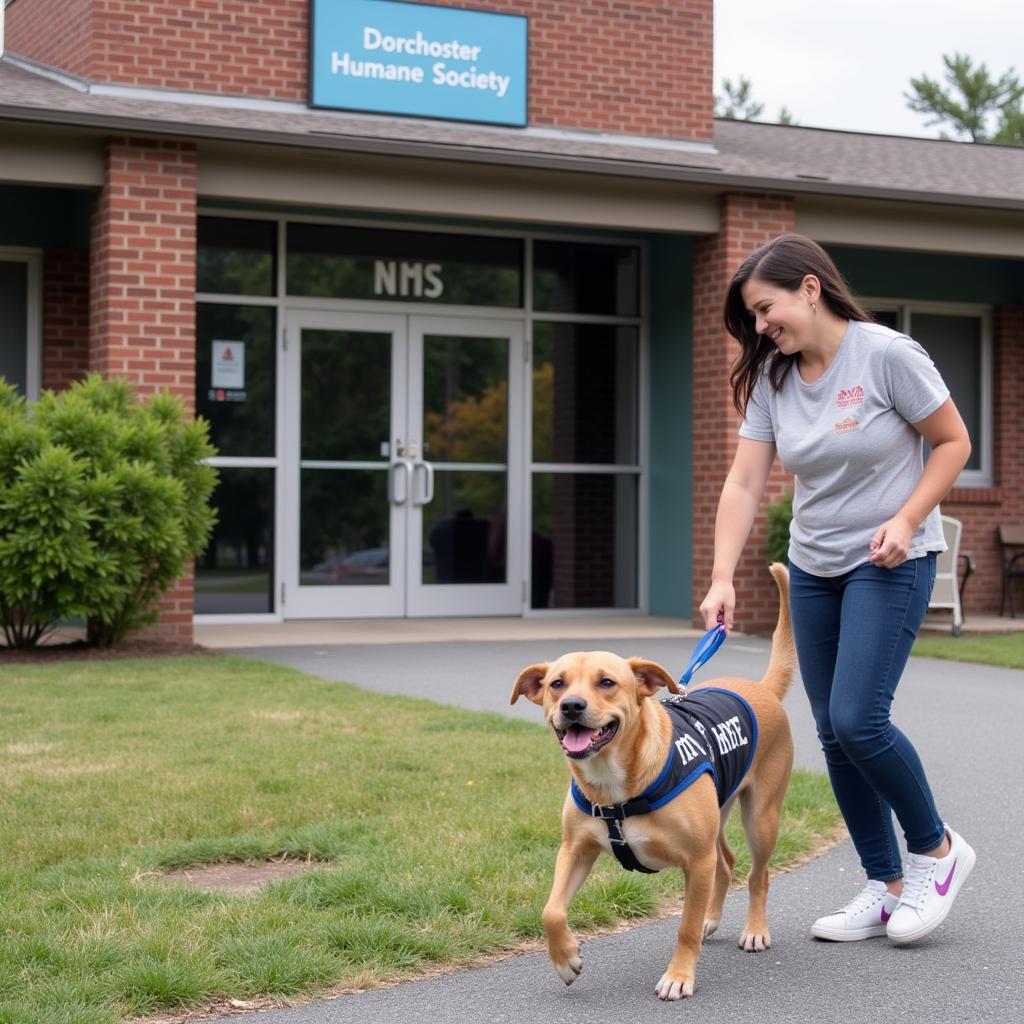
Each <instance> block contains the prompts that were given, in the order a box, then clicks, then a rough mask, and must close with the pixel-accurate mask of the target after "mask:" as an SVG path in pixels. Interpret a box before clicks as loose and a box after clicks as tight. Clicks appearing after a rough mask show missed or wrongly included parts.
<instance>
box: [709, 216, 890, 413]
mask: <svg viewBox="0 0 1024 1024" xmlns="http://www.w3.org/2000/svg"><path fill="white" fill-rule="evenodd" d="M808 274H813V275H814V276H815V277H816V278H817V279H818V281H819V282H820V283H821V299H820V301H821V302H822V303H824V305H825V306H826V307H827V308H828V309H829V310H831V312H833V313H835V314H836V316H841V317H843V318H844V319H846V320H867V321H870V320H871V314H870V313H866V312H865V311H864V310H863V309H861V308H860V306H858V305H857V302H856V300H855V299H854V298H853V296H852V295H851V294H850V289H849V287H848V286H847V284H846V282H845V281H844V280H843V276H842V274H840V273H839V271H838V270H837V269H836V265H835V264H834V263H833V262H832V257H831V256H829V254H828V253H827V252H825V250H824V249H822V247H821V246H820V245H818V243H817V242H813V241H811V239H809V238H805V237H804V236H803V235H779V236H777V237H776V238H773V239H772V240H771V241H770V242H766V243H765V244H764V245H762V246H761V248H760V249H757V250H755V251H754V252H752V253H751V254H750V255H749V256H748V257H747V258H746V259H745V260H744V261H743V262H742V263H741V264H740V266H739V269H738V270H737V271H736V273H735V274H733V276H732V280H731V281H730V282H729V288H728V291H727V292H726V294H725V313H724V317H725V329H726V330H727V331H728V332H729V333H730V334H731V335H732V336H733V337H734V338H735V339H736V340H737V341H738V342H739V343H740V355H739V358H738V359H737V360H736V364H735V365H734V366H733V368H732V374H731V375H730V377H729V383H730V384H731V385H732V400H733V404H734V405H735V406H736V411H737V412H738V413H739V414H740V415H741V416H745V415H746V412H747V403H748V402H749V401H750V396H751V394H752V393H753V391H754V385H755V384H756V383H757V379H758V378H759V377H760V376H761V373H762V372H763V370H764V365H765V363H766V362H768V361H769V360H770V364H769V367H768V379H769V380H770V381H771V384H772V387H773V388H775V390H776V391H778V390H779V388H780V387H782V382H783V381H784V380H785V379H786V374H787V373H789V371H790V370H791V369H792V367H793V364H794V363H795V362H796V359H797V357H796V356H795V355H791V356H784V355H783V354H782V353H781V352H779V350H778V349H777V348H776V347H775V345H774V344H773V343H772V342H771V341H770V340H769V339H768V338H766V337H765V336H764V335H763V334H758V333H757V332H756V331H755V330H754V318H753V317H752V316H751V315H750V313H748V312H747V307H746V304H745V303H744V302H743V296H742V295H741V294H740V289H741V288H742V287H743V285H744V284H746V282H747V281H749V280H750V279H751V278H754V277H756V278H757V279H758V280H759V281H764V282H766V283H767V284H772V285H775V286H776V287H778V288H785V289H786V290H787V291H791V292H795V291H796V290H797V289H798V288H799V287H800V285H801V284H802V283H803V280H804V278H805V277H806V276H807V275H808Z"/></svg>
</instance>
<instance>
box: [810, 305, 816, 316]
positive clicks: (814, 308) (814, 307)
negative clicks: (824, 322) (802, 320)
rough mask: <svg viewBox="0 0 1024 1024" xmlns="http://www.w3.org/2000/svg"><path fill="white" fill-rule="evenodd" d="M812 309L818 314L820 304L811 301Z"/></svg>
mask: <svg viewBox="0 0 1024 1024" xmlns="http://www.w3.org/2000/svg"><path fill="white" fill-rule="evenodd" d="M811 310H812V311H813V313H814V315H815V316H817V315H818V304H817V303H816V302H812V303H811Z"/></svg>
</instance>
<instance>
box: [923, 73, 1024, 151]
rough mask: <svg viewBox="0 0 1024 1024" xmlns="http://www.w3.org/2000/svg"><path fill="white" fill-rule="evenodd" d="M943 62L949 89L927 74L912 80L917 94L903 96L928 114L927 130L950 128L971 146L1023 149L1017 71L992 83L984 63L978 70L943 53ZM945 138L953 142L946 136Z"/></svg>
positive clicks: (1023, 85) (1022, 93) (1022, 95)
mask: <svg viewBox="0 0 1024 1024" xmlns="http://www.w3.org/2000/svg"><path fill="white" fill-rule="evenodd" d="M942 63H943V64H944V65H945V69H946V70H945V74H944V78H945V82H946V84H945V85H943V84H942V83H940V82H936V81H934V80H933V79H931V78H929V77H928V76H927V75H922V76H921V77H920V78H912V79H911V80H910V85H911V88H912V89H913V92H910V93H904V97H905V99H906V100H907V106H908V107H909V108H910V109H911V110H913V111H914V112H915V113H918V114H926V115H928V116H929V118H930V119H929V120H928V121H926V122H925V124H926V125H927V126H931V125H934V124H948V125H950V126H951V127H952V129H953V131H954V132H955V133H956V136H957V137H962V136H967V137H968V138H970V140H971V142H995V143H1001V144H1003V145H1008V146H1022V145H1024V110H1022V108H1021V100H1022V99H1024V82H1021V80H1020V78H1019V77H1018V76H1017V73H1016V71H1015V70H1014V69H1013V68H1010V70H1009V71H1006V72H1004V73H1003V74H1002V75H1001V76H1000V77H999V78H998V79H993V78H992V76H991V75H990V74H989V71H988V68H986V67H985V65H984V64H979V65H978V67H977V68H975V67H974V63H973V61H972V60H971V58H970V57H968V56H966V55H965V54H960V53H955V54H953V56H952V57H950V56H949V55H948V54H944V55H943V57H942ZM993 122H994V125H995V126H994V129H993V127H992V125H993ZM940 136H941V137H942V138H944V139H945V138H949V136H948V135H946V134H945V132H940Z"/></svg>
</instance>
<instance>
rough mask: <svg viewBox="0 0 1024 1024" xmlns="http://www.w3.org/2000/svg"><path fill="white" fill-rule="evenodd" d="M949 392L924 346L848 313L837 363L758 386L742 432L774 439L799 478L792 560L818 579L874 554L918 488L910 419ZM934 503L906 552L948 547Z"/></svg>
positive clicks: (917, 439) (919, 451)
mask: <svg viewBox="0 0 1024 1024" xmlns="http://www.w3.org/2000/svg"><path fill="white" fill-rule="evenodd" d="M948 397H949V390H948V388H947V387H946V385H945V384H944V383H943V380H942V377H941V376H940V375H939V371H938V370H936V368H935V364H934V363H933V362H932V361H931V358H930V357H929V356H928V353H927V352H925V350H924V349H923V348H921V346H920V345H919V344H918V343H917V342H916V341H914V340H912V339H911V338H908V337H907V336H906V335H905V334H898V333H897V332H896V331H893V330H890V329H889V328H888V327H882V326H881V325H880V324H869V323H862V322H860V321H856V320H851V321H850V322H849V324H848V326H847V328H846V333H845V334H844V335H843V341H842V344H841V345H840V347H839V351H838V352H837V353H836V356H835V358H834V359H833V360H832V363H831V365H830V366H829V368H828V369H827V370H826V371H825V373H824V374H823V375H822V376H821V377H820V378H819V379H818V380H816V381H815V382H814V383H813V384H808V383H806V382H805V381H804V380H803V379H802V378H801V376H800V374H799V372H798V371H797V367H795V366H794V367H793V368H792V369H791V370H790V372H789V373H788V374H787V375H786V379H785V380H784V381H783V384H782V387H781V388H780V389H779V390H778V391H775V390H774V388H773V387H772V385H771V381H770V380H769V379H768V375H767V372H766V373H764V374H762V376H761V377H760V379H759V380H758V381H757V383H756V385H755V386H754V391H753V394H752V395H751V398H750V402H749V403H748V404H747V415H746V419H745V420H744V422H743V424H742V426H741V427H740V436H741V437H747V438H751V439H752V440H755V441H770V442H774V444H775V446H776V449H777V450H778V453H779V459H780V461H781V462H782V465H783V466H784V467H785V468H786V470H787V471H788V472H791V473H793V474H794V476H795V477H796V489H795V493H794V497H793V522H792V524H791V526H790V544H789V558H790V561H791V562H793V564H794V565H796V566H798V567H799V568H800V569H803V570H804V571H805V572H809V573H813V574H814V575H816V576H839V575H841V574H842V573H845V572H849V571H850V570H851V569H853V568H855V567H856V566H858V565H860V564H861V563H863V562H866V561H868V556H869V554H870V551H869V548H868V545H869V543H870V541H871V538H872V537H873V536H874V533H875V531H876V530H877V529H878V527H879V526H881V525H882V523H884V522H886V521H887V520H889V519H891V518H892V517H893V516H894V515H895V514H896V513H897V512H898V511H899V510H900V509H901V508H902V507H903V505H904V504H905V502H906V500H907V498H909V497H910V494H911V492H912V491H913V490H914V488H915V487H916V486H917V483H918V480H920V478H921V473H922V470H923V468H924V458H923V445H924V442H923V438H922V437H921V435H920V434H919V433H918V432H917V431H916V430H915V429H914V428H913V427H912V426H911V424H912V423H917V422H918V421H919V420H923V419H924V418H925V417H926V416H930V415H931V414H932V413H933V412H935V410H936V409H938V408H939V406H940V405H942V403H943V402H944V401H945V400H946V399H947V398H948ZM945 550H946V544H945V541H944V540H943V537H942V522H941V519H940V514H939V510H938V508H935V509H933V510H932V511H931V513H930V514H929V515H928V517H927V518H926V519H925V521H924V522H923V523H922V524H921V525H920V526H919V527H918V529H917V531H916V532H915V533H914V535H913V537H912V538H911V541H910V552H909V555H908V558H919V557H920V556H921V555H924V554H926V553H927V552H929V551H945Z"/></svg>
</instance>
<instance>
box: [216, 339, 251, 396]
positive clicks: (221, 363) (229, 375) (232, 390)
mask: <svg viewBox="0 0 1024 1024" xmlns="http://www.w3.org/2000/svg"><path fill="white" fill-rule="evenodd" d="M212 345H213V351H212V353H211V361H210V365H211V373H210V398H211V400H213V401H215V402H243V401H245V342H244V341H215V342H213V343H212Z"/></svg>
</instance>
